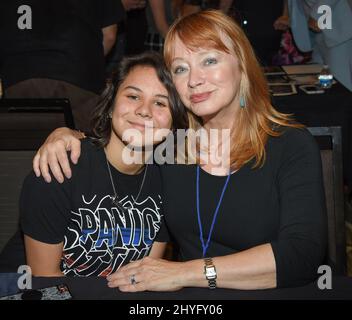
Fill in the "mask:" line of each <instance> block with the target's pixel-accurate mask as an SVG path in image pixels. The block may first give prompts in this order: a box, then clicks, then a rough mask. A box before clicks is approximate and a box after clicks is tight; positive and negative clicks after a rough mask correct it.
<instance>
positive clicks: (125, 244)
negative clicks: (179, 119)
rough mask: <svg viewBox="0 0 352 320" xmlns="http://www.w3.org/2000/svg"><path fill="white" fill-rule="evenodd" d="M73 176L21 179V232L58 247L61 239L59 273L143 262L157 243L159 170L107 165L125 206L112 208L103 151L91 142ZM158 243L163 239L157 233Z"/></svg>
mask: <svg viewBox="0 0 352 320" xmlns="http://www.w3.org/2000/svg"><path fill="white" fill-rule="evenodd" d="M72 168H73V172H72V178H71V179H66V180H65V181H64V183H63V184H59V183H58V182H57V181H55V180H54V179H53V181H52V182H51V183H46V182H45V181H44V180H43V179H42V178H37V177H35V175H34V173H33V172H31V173H30V174H29V175H28V176H27V178H26V179H25V181H24V185H23V189H22V193H21V198H20V214H21V226H22V229H23V232H24V233H25V234H26V235H28V236H30V237H31V238H33V239H35V240H38V241H41V242H44V243H51V244H57V243H60V242H62V241H64V250H63V256H62V265H61V269H62V271H63V273H64V274H66V275H74V276H88V275H101V276H106V275H108V274H110V273H112V272H114V271H116V270H117V269H118V268H119V267H120V266H121V265H123V264H126V263H128V262H130V261H131V260H137V259H140V258H143V257H144V256H145V255H147V254H148V252H149V249H150V247H151V244H152V241H153V240H154V239H156V236H157V233H158V231H159V229H160V227H161V221H162V208H161V206H162V199H161V178H160V170H159V167H158V166H156V165H148V170H147V174H146V178H145V183H144V186H143V188H142V191H141V194H140V196H139V198H138V200H137V201H136V203H134V199H135V197H136V196H137V194H138V191H139V189H140V185H141V182H142V179H143V176H144V171H143V172H142V173H140V174H138V175H136V176H133V175H125V174H122V173H120V172H118V171H117V170H116V169H114V168H113V167H112V166H111V172H112V177H113V180H114V183H115V188H116V190H117V192H118V195H119V197H120V199H121V203H122V204H123V206H125V207H131V206H133V208H132V209H130V210H126V212H124V211H123V210H120V209H119V208H117V207H116V205H113V204H112V196H113V189H112V185H111V181H110V178H109V173H108V169H107V164H106V158H105V153H104V151H103V149H101V148H97V147H96V146H95V145H93V144H92V143H91V142H90V141H89V140H84V141H83V143H82V155H81V157H80V161H79V163H78V164H77V165H75V166H72ZM157 239H158V240H159V241H166V240H167V238H165V235H163V231H162V230H161V231H160V232H159V234H158V238H157Z"/></svg>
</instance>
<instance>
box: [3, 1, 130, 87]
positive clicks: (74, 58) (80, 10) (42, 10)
mask: <svg viewBox="0 0 352 320" xmlns="http://www.w3.org/2000/svg"><path fill="white" fill-rule="evenodd" d="M23 4H24V3H23V1H20V0H1V2H0V39H1V42H2V44H1V46H0V48H1V49H0V57H1V59H0V61H1V64H2V67H1V65H0V68H1V69H0V74H1V77H2V79H3V85H4V88H7V87H9V86H11V85H13V84H16V83H17V82H19V81H22V80H26V79H30V78H50V79H56V80H63V81H67V82H70V83H72V84H74V85H77V86H79V87H81V88H83V89H86V90H89V91H93V92H96V93H99V92H100V91H101V90H102V89H103V88H104V81H105V75H104V50H103V34H102V28H104V27H106V26H109V25H113V24H117V23H118V22H119V21H120V20H122V19H123V17H124V9H123V7H122V4H121V1H120V0H103V1H98V0H85V1H82V0H60V1H47V0H28V1H26V2H25V4H26V5H27V6H30V8H31V10H32V29H25V30H21V29H20V28H18V21H19V18H20V17H22V16H24V13H25V12H28V11H25V12H24V13H22V14H18V13H17V11H18V8H19V7H20V6H21V5H23Z"/></svg>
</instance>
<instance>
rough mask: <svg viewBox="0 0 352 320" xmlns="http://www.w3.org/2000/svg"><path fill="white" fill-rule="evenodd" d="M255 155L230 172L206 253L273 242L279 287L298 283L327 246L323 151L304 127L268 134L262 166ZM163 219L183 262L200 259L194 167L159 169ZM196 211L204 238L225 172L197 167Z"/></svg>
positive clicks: (310, 274) (223, 252) (311, 273)
mask: <svg viewBox="0 0 352 320" xmlns="http://www.w3.org/2000/svg"><path fill="white" fill-rule="evenodd" d="M253 163H254V162H253V161H251V162H250V163H248V164H247V165H244V166H243V167H242V168H241V169H240V170H238V171H237V172H235V173H233V174H232V175H231V178H230V181H229V185H228V187H227V190H226V192H225V195H224V198H223V201H222V204H221V207H220V210H219V214H218V218H217V221H216V223H215V227H214V231H213V235H212V239H211V242H210V246H209V249H208V252H207V256H210V257H216V256H223V255H228V254H232V253H236V252H240V251H243V250H246V249H249V248H252V247H255V246H257V245H260V244H265V243H270V244H271V246H272V250H273V252H274V256H275V261H276V270H277V286H278V287H286V286H299V285H302V284H305V283H308V282H310V281H312V280H313V279H314V278H315V277H316V276H317V269H318V266H319V265H320V264H321V263H322V261H323V259H324V256H325V252H326V232H327V226H326V218H325V217H326V208H325V199H324V191H323V182H322V172H321V160H320V151H319V149H318V147H317V145H316V142H315V140H314V138H313V137H312V136H311V134H310V133H309V132H308V131H307V130H305V129H304V130H303V129H287V131H286V132H285V133H284V134H282V135H281V136H280V137H278V138H273V137H271V138H269V140H268V142H267V145H266V161H265V164H264V166H263V167H262V168H259V169H251V167H252V166H253ZM162 168H163V169H162V178H163V185H164V196H165V206H164V209H165V221H166V225H167V227H168V229H169V232H170V234H171V236H172V237H173V238H174V239H175V241H176V242H177V244H178V245H179V247H180V256H181V259H182V260H191V259H198V258H201V257H202V245H201V242H200V239H199V227H198V221H197V207H196V166H195V165H168V166H163V167H162ZM200 171H201V174H200V215H201V221H202V224H203V235H204V241H206V239H207V237H208V234H209V230H210V226H211V221H212V218H213V214H214V212H215V208H216V205H217V203H218V201H219V198H220V194H221V191H222V188H223V186H224V183H225V180H226V177H219V176H213V175H210V174H208V173H206V172H205V171H203V170H200Z"/></svg>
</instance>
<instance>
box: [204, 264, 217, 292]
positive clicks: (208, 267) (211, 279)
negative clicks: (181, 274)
mask: <svg viewBox="0 0 352 320" xmlns="http://www.w3.org/2000/svg"><path fill="white" fill-rule="evenodd" d="M204 263H205V266H204V274H205V278H206V279H207V280H208V286H209V289H215V288H216V277H217V274H216V268H215V266H214V264H213V260H212V259H211V258H204Z"/></svg>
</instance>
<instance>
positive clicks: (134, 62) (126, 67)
mask: <svg viewBox="0 0 352 320" xmlns="http://www.w3.org/2000/svg"><path fill="white" fill-rule="evenodd" d="M140 66H144V67H151V68H153V69H154V70H155V72H156V74H157V76H158V79H159V81H160V82H161V83H162V84H163V85H164V87H165V89H166V91H167V93H168V96H169V105H170V112H171V116H172V128H174V129H175V128H177V129H178V128H181V129H183V128H187V127H188V118H187V112H186V110H185V107H184V106H183V104H182V102H181V100H180V98H179V96H178V94H177V91H176V89H175V86H174V84H173V82H172V78H171V75H170V72H169V71H168V69H167V68H166V65H165V63H164V59H163V57H162V56H161V55H160V54H159V53H157V52H145V53H142V54H140V55H135V56H130V57H125V58H123V59H122V60H121V62H120V64H119V67H118V68H117V70H116V72H114V73H113V76H112V79H111V81H109V83H108V84H107V87H106V88H105V90H104V91H103V93H102V95H101V99H100V102H99V103H98V104H97V107H96V109H95V111H94V112H93V116H92V128H93V129H92V133H91V135H92V138H93V139H92V140H93V141H94V142H95V144H97V145H98V146H100V147H105V146H106V145H107V143H108V142H109V139H110V135H111V118H110V117H109V114H110V113H111V112H112V110H113V108H114V101H115V97H116V93H117V91H118V88H119V86H120V85H121V83H122V82H123V81H124V80H125V79H126V78H127V76H128V75H129V73H130V72H131V71H132V70H133V69H134V68H136V67H140Z"/></svg>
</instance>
